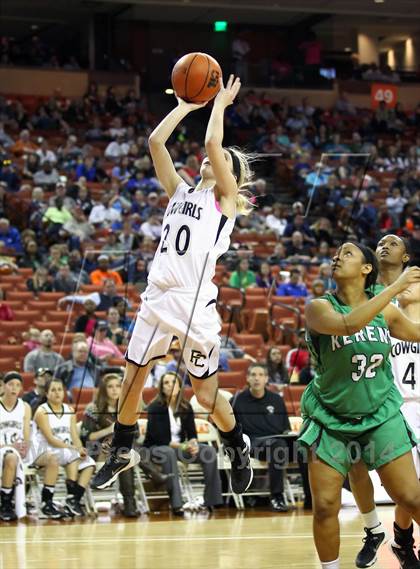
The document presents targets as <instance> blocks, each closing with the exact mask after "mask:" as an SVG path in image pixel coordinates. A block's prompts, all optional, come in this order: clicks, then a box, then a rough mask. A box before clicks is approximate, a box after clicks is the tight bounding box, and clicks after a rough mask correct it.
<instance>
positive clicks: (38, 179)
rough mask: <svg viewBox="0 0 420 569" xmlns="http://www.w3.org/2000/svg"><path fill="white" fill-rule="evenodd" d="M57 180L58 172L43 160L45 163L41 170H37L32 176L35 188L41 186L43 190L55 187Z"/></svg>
mask: <svg viewBox="0 0 420 569" xmlns="http://www.w3.org/2000/svg"><path fill="white" fill-rule="evenodd" d="M58 180H59V174H58V171H57V170H56V169H55V168H54V167H53V165H52V164H51V162H49V161H48V160H45V162H44V163H43V164H42V165H41V170H38V171H37V172H35V174H34V184H36V185H37V186H42V187H43V188H44V189H45V190H49V189H51V188H52V187H53V186H55V184H56V183H57V182H58Z"/></svg>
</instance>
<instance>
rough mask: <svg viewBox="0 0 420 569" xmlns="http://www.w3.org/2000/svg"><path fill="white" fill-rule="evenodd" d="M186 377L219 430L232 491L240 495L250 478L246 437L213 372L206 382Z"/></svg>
mask: <svg viewBox="0 0 420 569" xmlns="http://www.w3.org/2000/svg"><path fill="white" fill-rule="evenodd" d="M187 359H188V358H187ZM186 363H187V361H186ZM187 367H188V363H187ZM216 369H217V367H216ZM189 377H190V381H191V385H192V388H193V390H194V393H195V395H196V397H197V401H198V402H199V404H200V405H201V406H202V407H204V408H205V409H207V410H208V411H209V412H210V416H211V418H212V419H213V421H214V423H215V424H216V426H217V428H218V429H219V433H220V437H221V439H222V442H223V446H224V449H225V452H226V454H227V455H228V457H229V459H230V461H231V464H232V469H231V486H232V491H233V492H235V494H242V493H243V492H245V491H246V490H247V489H248V488H249V486H250V485H251V482H252V478H253V472H252V468H251V463H250V456H249V453H250V449H251V442H250V440H249V437H248V436H247V435H244V434H243V433H242V427H241V425H240V424H239V423H237V421H236V419H235V415H234V413H233V409H232V406H231V404H230V403H229V401H227V400H226V399H225V398H224V397H223V396H222V395H220V393H219V392H218V379H217V377H218V374H217V372H216V373H213V375H211V376H209V377H207V378H206V379H198V378H197V377H195V376H194V375H192V373H191V372H190V373H189Z"/></svg>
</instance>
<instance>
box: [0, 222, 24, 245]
mask: <svg viewBox="0 0 420 569" xmlns="http://www.w3.org/2000/svg"><path fill="white" fill-rule="evenodd" d="M0 241H2V242H3V243H4V246H5V247H6V248H7V249H13V250H14V251H15V252H16V253H22V251H23V248H22V242H21V237H20V232H19V230H18V229H17V228H16V227H12V226H11V225H10V221H9V220H8V219H7V218H5V217H2V218H1V219H0Z"/></svg>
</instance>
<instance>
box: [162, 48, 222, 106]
mask: <svg viewBox="0 0 420 569" xmlns="http://www.w3.org/2000/svg"><path fill="white" fill-rule="evenodd" d="M221 76H222V70H221V69H220V65H219V64H218V63H217V61H216V60H215V59H214V58H213V57H211V55H207V53H199V52H196V53H187V54H186V55H184V56H183V57H181V59H180V60H178V61H177V62H176V64H175V66H174V68H173V70H172V87H173V89H174V91H175V93H176V94H177V95H178V97H181V98H182V99H184V100H185V101H188V102H189V103H205V102H207V101H210V100H211V99H213V97H215V96H216V95H217V93H218V91H219V78H220V77H221Z"/></svg>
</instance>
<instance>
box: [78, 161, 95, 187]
mask: <svg viewBox="0 0 420 569" xmlns="http://www.w3.org/2000/svg"><path fill="white" fill-rule="evenodd" d="M81 177H83V178H85V180H87V181H88V182H97V181H98V179H97V177H96V165H95V159H94V158H93V156H86V158H84V160H83V162H82V163H81V164H79V165H78V166H77V168H76V180H79V179H80V178H81Z"/></svg>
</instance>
